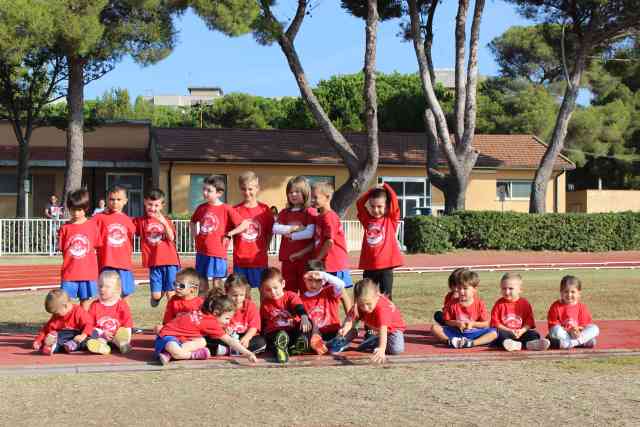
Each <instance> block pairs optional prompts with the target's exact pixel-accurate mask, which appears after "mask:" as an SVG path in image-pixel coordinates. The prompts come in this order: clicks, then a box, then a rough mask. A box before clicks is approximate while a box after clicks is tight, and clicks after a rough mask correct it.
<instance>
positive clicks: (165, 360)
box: [158, 351, 171, 366]
mask: <svg viewBox="0 0 640 427" xmlns="http://www.w3.org/2000/svg"><path fill="white" fill-rule="evenodd" d="M158 360H159V361H160V364H161V365H162V366H165V365H167V364H169V362H171V355H170V354H169V353H167V352H166V351H163V352H162V353H160V354H159V355H158Z"/></svg>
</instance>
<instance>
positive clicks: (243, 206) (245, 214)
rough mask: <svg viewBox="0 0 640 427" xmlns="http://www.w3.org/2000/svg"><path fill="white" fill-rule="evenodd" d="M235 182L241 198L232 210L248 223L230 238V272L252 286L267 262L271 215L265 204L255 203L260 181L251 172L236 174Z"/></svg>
mask: <svg viewBox="0 0 640 427" xmlns="http://www.w3.org/2000/svg"><path fill="white" fill-rule="evenodd" d="M238 185H239V186H240V192H241V193H242V196H243V198H244V200H243V201H242V203H240V204H238V205H236V206H234V209H235V210H236V212H237V213H238V214H239V215H240V217H242V219H244V220H245V221H247V222H248V224H249V225H248V227H247V229H246V230H245V231H243V232H242V233H238V234H236V235H235V236H234V238H233V272H234V273H237V274H242V275H243V276H244V277H246V278H247V280H248V281H249V283H250V284H251V287H252V288H259V287H260V281H261V280H262V274H263V273H264V270H266V268H267V265H268V263H269V260H268V257H267V252H268V250H269V245H270V243H271V233H272V229H273V221H274V220H273V214H272V213H271V209H270V208H269V206H268V205H265V204H264V203H260V202H258V199H257V196H258V192H259V191H260V181H259V179H258V176H257V175H256V174H255V173H253V172H251V171H249V172H245V173H243V174H242V175H240V178H239V179H238Z"/></svg>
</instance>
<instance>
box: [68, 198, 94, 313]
mask: <svg viewBox="0 0 640 427" xmlns="http://www.w3.org/2000/svg"><path fill="white" fill-rule="evenodd" d="M88 208H89V192H88V191H87V190H85V189H80V190H75V191H71V192H69V195H68V196H67V209H68V210H69V214H70V215H71V219H70V220H69V222H67V223H66V224H63V225H62V226H61V227H60V230H59V231H58V247H59V248H60V251H61V252H62V271H61V282H62V284H61V286H60V287H61V288H62V289H63V290H64V291H65V292H66V293H67V295H69V297H71V298H74V299H75V298H78V299H79V300H80V305H81V306H82V308H83V309H85V310H88V309H89V305H90V304H91V299H92V298H95V296H96V295H97V294H98V288H97V286H96V279H97V278H98V258H97V254H96V247H98V246H99V244H100V243H99V235H98V228H97V227H96V223H95V222H94V221H90V220H88V219H87V216H86V215H87V209H88Z"/></svg>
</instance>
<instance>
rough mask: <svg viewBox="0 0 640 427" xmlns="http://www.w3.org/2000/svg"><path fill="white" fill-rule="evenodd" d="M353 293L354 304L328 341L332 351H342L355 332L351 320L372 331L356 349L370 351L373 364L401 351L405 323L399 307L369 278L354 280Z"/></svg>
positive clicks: (402, 348) (356, 332)
mask: <svg viewBox="0 0 640 427" xmlns="http://www.w3.org/2000/svg"><path fill="white" fill-rule="evenodd" d="M353 295H354V299H355V302H356V304H355V305H354V306H353V307H352V308H351V310H350V311H349V313H348V314H347V317H346V318H345V321H344V324H343V325H342V327H341V328H340V330H339V331H338V335H337V336H336V338H334V339H333V340H332V341H329V342H328V343H327V347H328V348H329V351H330V352H331V353H339V352H341V351H343V350H345V349H346V348H347V347H348V346H349V343H350V342H351V341H352V340H353V339H354V338H355V337H356V336H357V335H358V331H357V329H356V328H355V327H354V322H356V321H358V320H362V321H363V322H364V325H365V328H367V329H368V330H370V331H372V333H371V334H370V335H369V336H368V337H366V338H365V339H364V340H363V341H362V343H361V344H360V345H359V346H358V348H357V350H358V351H372V352H373V355H372V356H371V361H372V362H373V363H384V362H385V361H386V359H387V356H386V355H387V354H392V355H393V354H400V353H403V352H404V331H405V329H406V325H405V323H404V319H403V318H402V314H401V313H400V310H398V308H397V307H396V306H395V305H394V304H393V302H391V300H390V299H389V298H387V297H386V296H385V295H383V294H381V293H380V287H379V286H378V284H377V283H375V282H374V281H373V280H371V279H363V280H360V281H359V282H357V283H356V285H355V287H354V290H353Z"/></svg>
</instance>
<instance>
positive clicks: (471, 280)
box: [431, 270, 498, 348]
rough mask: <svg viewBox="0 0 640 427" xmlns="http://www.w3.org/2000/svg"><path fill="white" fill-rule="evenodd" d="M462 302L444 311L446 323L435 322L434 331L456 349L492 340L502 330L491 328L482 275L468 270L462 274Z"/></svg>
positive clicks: (460, 278) (459, 298) (459, 287)
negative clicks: (481, 289)
mask: <svg viewBox="0 0 640 427" xmlns="http://www.w3.org/2000/svg"><path fill="white" fill-rule="evenodd" d="M458 280H459V282H460V284H459V285H458V301H457V302H454V303H452V304H450V305H449V306H448V307H446V308H445V310H444V316H443V317H444V322H445V326H440V325H438V324H435V325H433V327H432V328H431V330H432V331H433V334H434V335H435V336H436V337H437V338H438V339H439V340H440V341H443V342H446V343H448V344H449V346H450V347H453V348H467V347H475V346H480V345H487V344H490V343H492V342H493V341H494V340H495V339H496V338H497V337H498V333H497V332H496V330H495V329H494V328H490V327H489V313H487V307H486V306H485V304H484V301H482V300H481V299H480V297H479V296H478V291H477V288H478V285H479V284H480V278H479V277H478V274H477V273H475V272H473V271H469V270H465V271H463V272H461V273H460V275H459V276H458Z"/></svg>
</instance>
